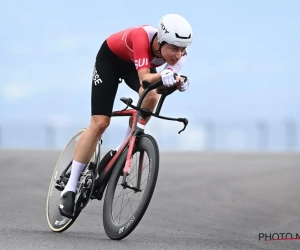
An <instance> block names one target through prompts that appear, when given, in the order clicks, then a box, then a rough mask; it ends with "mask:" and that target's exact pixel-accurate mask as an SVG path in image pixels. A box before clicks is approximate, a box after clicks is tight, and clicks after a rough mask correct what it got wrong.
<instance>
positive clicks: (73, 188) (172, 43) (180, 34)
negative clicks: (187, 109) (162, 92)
mask: <svg viewBox="0 0 300 250" xmlns="http://www.w3.org/2000/svg"><path fill="white" fill-rule="evenodd" d="M192 39H193V32H192V28H191V26H190V24H189V23H188V21H187V20H186V19H185V18H183V17H182V16H180V15H177V14H168V15H165V16H163V17H162V18H161V19H160V20H159V22H158V27H157V28H154V27H152V26H150V25H142V26H138V27H131V28H128V29H125V30H122V31H120V32H117V33H115V34H112V35H111V36H109V37H108V38H107V39H106V40H105V41H104V42H103V44H102V46H101V48H100V49H99V52H98V54H97V56H96V62H95V66H94V72H93V79H92V94H91V121H90V125H89V126H88V127H87V128H86V130H85V131H84V132H83V133H82V134H81V136H80V137H79V140H78V141H77V145H76V148H75V152H74V157H73V161H72V169H71V175H70V177H69V181H68V183H67V185H66V187H65V188H64V190H63V191H62V193H61V198H60V204H59V211H60V213H61V215H63V216H65V217H68V218H72V217H73V213H74V200H75V194H76V192H77V182H78V179H79V176H80V174H81V172H82V171H83V169H84V167H85V166H86V164H87V163H88V162H89V160H90V159H91V157H92V155H93V152H94V150H95V147H96V145H97V142H98V140H99V138H100V137H101V136H102V134H103V133H104V131H105V129H106V128H107V127H108V126H109V123H110V119H111V113H112V109H113V104H114V99H115V96H116V92H117V89H118V84H119V83H120V82H121V81H122V80H124V81H125V82H126V84H127V85H128V86H129V87H130V88H131V89H133V90H134V91H136V92H137V93H138V94H139V95H141V93H142V92H143V90H144V89H143V87H142V85H141V82H142V81H143V80H145V81H148V82H149V83H154V82H157V81H159V80H162V82H163V85H164V86H166V87H171V86H175V85H176V86H177V89H178V90H179V91H181V92H183V91H185V90H186V89H187V88H188V87H189V79H188V78H183V77H180V75H178V74H177V73H178V72H179V70H180V69H181V68H182V66H183V64H184V62H185V60H186V57H187V51H186V47H188V46H189V45H190V44H191V42H192ZM163 64H166V66H165V67H164V69H163V70H162V71H161V72H157V71H156V67H159V66H161V65H163ZM175 73H176V75H175ZM158 99H159V95H158V94H157V93H156V91H155V90H152V91H150V92H149V93H148V95H147V96H146V97H145V99H144V101H143V104H142V107H143V108H148V109H151V110H154V108H155V106H156V104H157V102H158ZM148 120H149V118H148V119H147V120H146V122H147V121H148ZM131 124H132V119H131V118H130V120H129V127H128V129H127V133H126V136H125V139H126V138H127V137H128V136H129V134H130V132H131ZM125 139H124V140H125ZM120 145H122V143H121V144H120ZM120 145H119V146H118V148H119V147H120ZM118 148H117V149H116V150H118Z"/></svg>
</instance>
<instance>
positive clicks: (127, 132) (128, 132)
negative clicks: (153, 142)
mask: <svg viewBox="0 0 300 250" xmlns="http://www.w3.org/2000/svg"><path fill="white" fill-rule="evenodd" d="M130 133H131V127H129V126H128V128H127V131H126V135H125V137H124V140H123V142H122V143H120V144H119V146H118V147H117V148H116V149H115V150H116V151H118V150H119V149H120V147H121V146H122V144H123V143H124V142H125V141H126V139H127V137H128V136H129V135H130Z"/></svg>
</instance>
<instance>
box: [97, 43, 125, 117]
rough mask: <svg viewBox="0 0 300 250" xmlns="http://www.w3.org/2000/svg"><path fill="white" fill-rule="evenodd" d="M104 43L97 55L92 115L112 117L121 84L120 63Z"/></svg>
mask: <svg viewBox="0 0 300 250" xmlns="http://www.w3.org/2000/svg"><path fill="white" fill-rule="evenodd" d="M107 50H108V47H107V46H106V44H105V43H103V45H102V47H101V48H100V51H99V53H98V55H97V57H96V62H95V66H94V73H93V79H92V101H91V105H92V115H105V116H108V117H111V113H112V109H113V104H114V100H115V97H116V93H117V90H118V85H119V77H120V73H119V70H118V65H117V64H116V63H114V62H112V61H110V58H111V54H110V53H111V51H107Z"/></svg>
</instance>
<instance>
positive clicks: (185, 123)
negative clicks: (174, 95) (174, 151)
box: [178, 118, 189, 134]
mask: <svg viewBox="0 0 300 250" xmlns="http://www.w3.org/2000/svg"><path fill="white" fill-rule="evenodd" d="M178 121H180V122H183V124H184V127H183V129H182V130H180V131H179V132H178V134H180V133H181V132H182V131H184V130H185V128H186V126H187V125H188V123H189V120H188V119H186V118H179V119H178Z"/></svg>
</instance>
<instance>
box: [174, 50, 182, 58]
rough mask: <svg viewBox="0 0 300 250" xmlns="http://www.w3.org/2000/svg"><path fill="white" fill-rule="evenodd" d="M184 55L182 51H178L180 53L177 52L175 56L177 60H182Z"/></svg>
mask: <svg viewBox="0 0 300 250" xmlns="http://www.w3.org/2000/svg"><path fill="white" fill-rule="evenodd" d="M182 54H183V53H182V52H181V51H178V52H176V54H175V56H176V58H177V59H180V58H181V57H182Z"/></svg>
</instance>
